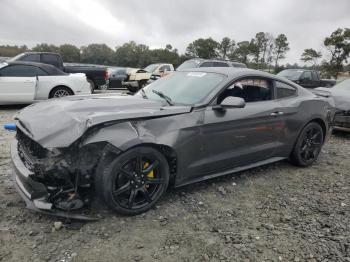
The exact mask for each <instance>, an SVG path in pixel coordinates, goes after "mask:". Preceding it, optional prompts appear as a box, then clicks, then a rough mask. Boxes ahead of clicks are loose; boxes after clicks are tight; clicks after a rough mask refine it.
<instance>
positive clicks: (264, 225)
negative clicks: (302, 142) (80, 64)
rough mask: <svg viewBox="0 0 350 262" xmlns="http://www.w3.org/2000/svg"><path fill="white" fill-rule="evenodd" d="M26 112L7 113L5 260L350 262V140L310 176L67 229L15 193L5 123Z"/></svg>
mask: <svg viewBox="0 0 350 262" xmlns="http://www.w3.org/2000/svg"><path fill="white" fill-rule="evenodd" d="M18 109H19V108H18V107H12V108H11V107H0V124H1V131H0V261H350V178H349V170H350V161H349V159H350V150H349V146H350V135H349V134H345V133H337V134H334V135H333V136H332V137H331V139H330V141H328V143H327V144H326V145H325V146H324V148H323V150H322V153H321V155H320V158H319V160H318V161H317V162H316V163H315V164H314V165H313V166H312V167H310V168H297V167H294V166H292V165H290V164H289V163H288V162H279V163H276V164H272V165H269V166H265V167H261V168H255V169H252V170H249V171H246V172H241V173H238V174H233V175H229V176H225V177H222V178H219V179H214V180H210V181H207V182H202V183H197V184H194V185H191V186H187V187H183V188H179V189H170V190H169V191H168V193H167V194H166V196H165V197H164V198H163V200H162V201H161V202H160V203H159V205H158V206H157V207H156V208H155V209H153V210H151V211H149V212H147V213H145V214H143V215H139V216H135V217H122V216H119V215H117V214H114V213H111V212H109V211H103V210H102V211H101V215H102V219H101V220H99V221H97V222H90V223H79V222H73V223H67V221H64V220H59V219H57V218H54V217H49V216H44V215H39V214H35V213H31V212H30V211H28V210H26V209H24V203H23V202H22V200H21V199H20V197H19V196H18V195H17V193H16V192H15V190H14V188H13V186H12V183H11V180H10V173H11V165H10V158H9V147H10V141H11V139H12V137H13V135H14V134H13V133H9V132H6V131H3V130H2V125H3V123H5V122H10V121H11V119H12V116H13V114H14V113H15V112H16V111H17V110H18Z"/></svg>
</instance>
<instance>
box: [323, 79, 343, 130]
mask: <svg viewBox="0 0 350 262" xmlns="http://www.w3.org/2000/svg"><path fill="white" fill-rule="evenodd" d="M316 90H321V91H325V92H329V93H330V94H331V95H332V97H333V98H334V102H335V107H336V108H337V111H336V114H335V118H334V128H335V129H340V130H343V131H348V132H350V79H346V80H344V81H342V82H340V83H339V84H336V85H335V86H333V87H332V88H324V87H320V88H316Z"/></svg>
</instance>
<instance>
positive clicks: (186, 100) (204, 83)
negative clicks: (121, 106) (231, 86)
mask: <svg viewBox="0 0 350 262" xmlns="http://www.w3.org/2000/svg"><path fill="white" fill-rule="evenodd" d="M225 78H226V76H224V75H221V74H216V73H204V72H175V73H172V74H170V75H167V76H165V77H163V78H160V79H158V80H157V81H154V82H153V83H151V84H150V85H148V86H146V87H145V88H144V93H143V94H142V91H141V92H139V93H137V95H138V96H143V97H144V95H146V97H147V98H149V99H154V100H164V97H161V96H160V95H159V93H162V95H164V96H166V97H167V98H170V100H171V102H172V103H175V104H176V103H179V104H185V105H193V104H197V103H199V102H201V101H202V100H203V99H204V98H205V97H206V96H207V95H208V94H209V93H210V92H211V91H213V90H214V89H215V88H216V86H217V85H218V84H219V83H220V82H222V81H223V80H224V79H225ZM153 90H154V91H155V92H154V91H153ZM157 93H158V94H157Z"/></svg>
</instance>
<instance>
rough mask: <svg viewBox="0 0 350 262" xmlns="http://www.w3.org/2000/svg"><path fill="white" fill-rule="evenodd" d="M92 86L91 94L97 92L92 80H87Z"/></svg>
mask: <svg viewBox="0 0 350 262" xmlns="http://www.w3.org/2000/svg"><path fill="white" fill-rule="evenodd" d="M87 81H88V82H89V84H90V89H91V94H93V93H94V92H95V83H94V82H93V81H92V80H91V79H87Z"/></svg>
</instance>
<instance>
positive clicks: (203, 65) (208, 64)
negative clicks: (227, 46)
mask: <svg viewBox="0 0 350 262" xmlns="http://www.w3.org/2000/svg"><path fill="white" fill-rule="evenodd" d="M212 66H213V62H204V63H202V64H201V65H200V66H199V67H212Z"/></svg>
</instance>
